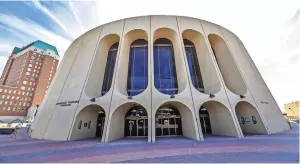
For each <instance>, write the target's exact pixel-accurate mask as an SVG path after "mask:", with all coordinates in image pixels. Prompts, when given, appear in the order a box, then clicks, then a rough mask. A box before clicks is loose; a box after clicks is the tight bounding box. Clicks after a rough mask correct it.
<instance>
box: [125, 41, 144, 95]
mask: <svg viewBox="0 0 300 164" xmlns="http://www.w3.org/2000/svg"><path fill="white" fill-rule="evenodd" d="M147 85H148V42H147V41H146V40H143V39H138V40H136V41H134V42H133V43H132V44H131V47H130V56H129V69H128V79H127V93H128V95H129V96H135V95H138V94H140V93H142V92H143V91H144V90H145V89H146V88H147Z"/></svg>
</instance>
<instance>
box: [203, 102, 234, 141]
mask: <svg viewBox="0 0 300 164" xmlns="http://www.w3.org/2000/svg"><path fill="white" fill-rule="evenodd" d="M202 107H203V108H205V109H206V110H207V111H208V113H209V120H210V125H211V133H212V135H219V136H231V137H239V133H238V129H237V128H238V127H237V126H236V125H235V123H234V122H235V121H234V119H235V117H234V116H233V114H232V112H231V111H230V109H228V108H227V107H226V106H225V105H224V104H223V103H221V102H219V101H214V100H212V101H206V102H204V103H203V104H202ZM199 112H200V108H199V109H198V114H199ZM199 121H200V120H199ZM200 124H201V123H200Z"/></svg>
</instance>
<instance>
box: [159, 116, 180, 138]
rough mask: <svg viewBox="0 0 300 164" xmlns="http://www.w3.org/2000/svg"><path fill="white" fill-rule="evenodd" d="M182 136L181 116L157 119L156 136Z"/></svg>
mask: <svg viewBox="0 0 300 164" xmlns="http://www.w3.org/2000/svg"><path fill="white" fill-rule="evenodd" d="M177 135H182V130H181V120H180V116H176V115H174V116H168V117H164V118H157V120H156V136H177Z"/></svg>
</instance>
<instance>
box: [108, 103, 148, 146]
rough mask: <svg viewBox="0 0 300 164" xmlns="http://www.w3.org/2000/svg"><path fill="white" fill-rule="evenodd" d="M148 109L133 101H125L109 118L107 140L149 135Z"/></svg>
mask: <svg viewBox="0 0 300 164" xmlns="http://www.w3.org/2000/svg"><path fill="white" fill-rule="evenodd" d="M149 122H150V121H149V119H148V113H147V110H146V109H145V108H144V107H143V106H141V105H139V104H137V103H133V102H129V103H125V104H123V105H121V106H119V107H118V108H117V109H115V110H114V111H113V113H112V115H111V117H110V120H109V124H108V125H109V127H108V128H107V138H106V141H107V142H110V141H114V140H118V139H121V138H124V137H145V138H147V136H148V138H147V139H148V141H149V142H150V141H151V139H150V138H151V137H149V135H148V134H149V131H150V129H151V128H150V127H149V128H148V125H150V124H149Z"/></svg>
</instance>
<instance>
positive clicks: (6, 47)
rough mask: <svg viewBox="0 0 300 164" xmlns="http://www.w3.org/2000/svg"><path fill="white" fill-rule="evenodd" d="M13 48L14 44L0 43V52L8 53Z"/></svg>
mask: <svg viewBox="0 0 300 164" xmlns="http://www.w3.org/2000/svg"><path fill="white" fill-rule="evenodd" d="M13 48H14V46H11V45H6V44H0V52H6V53H10V52H11V51H12V50H13ZM0 70H1V69H0Z"/></svg>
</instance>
